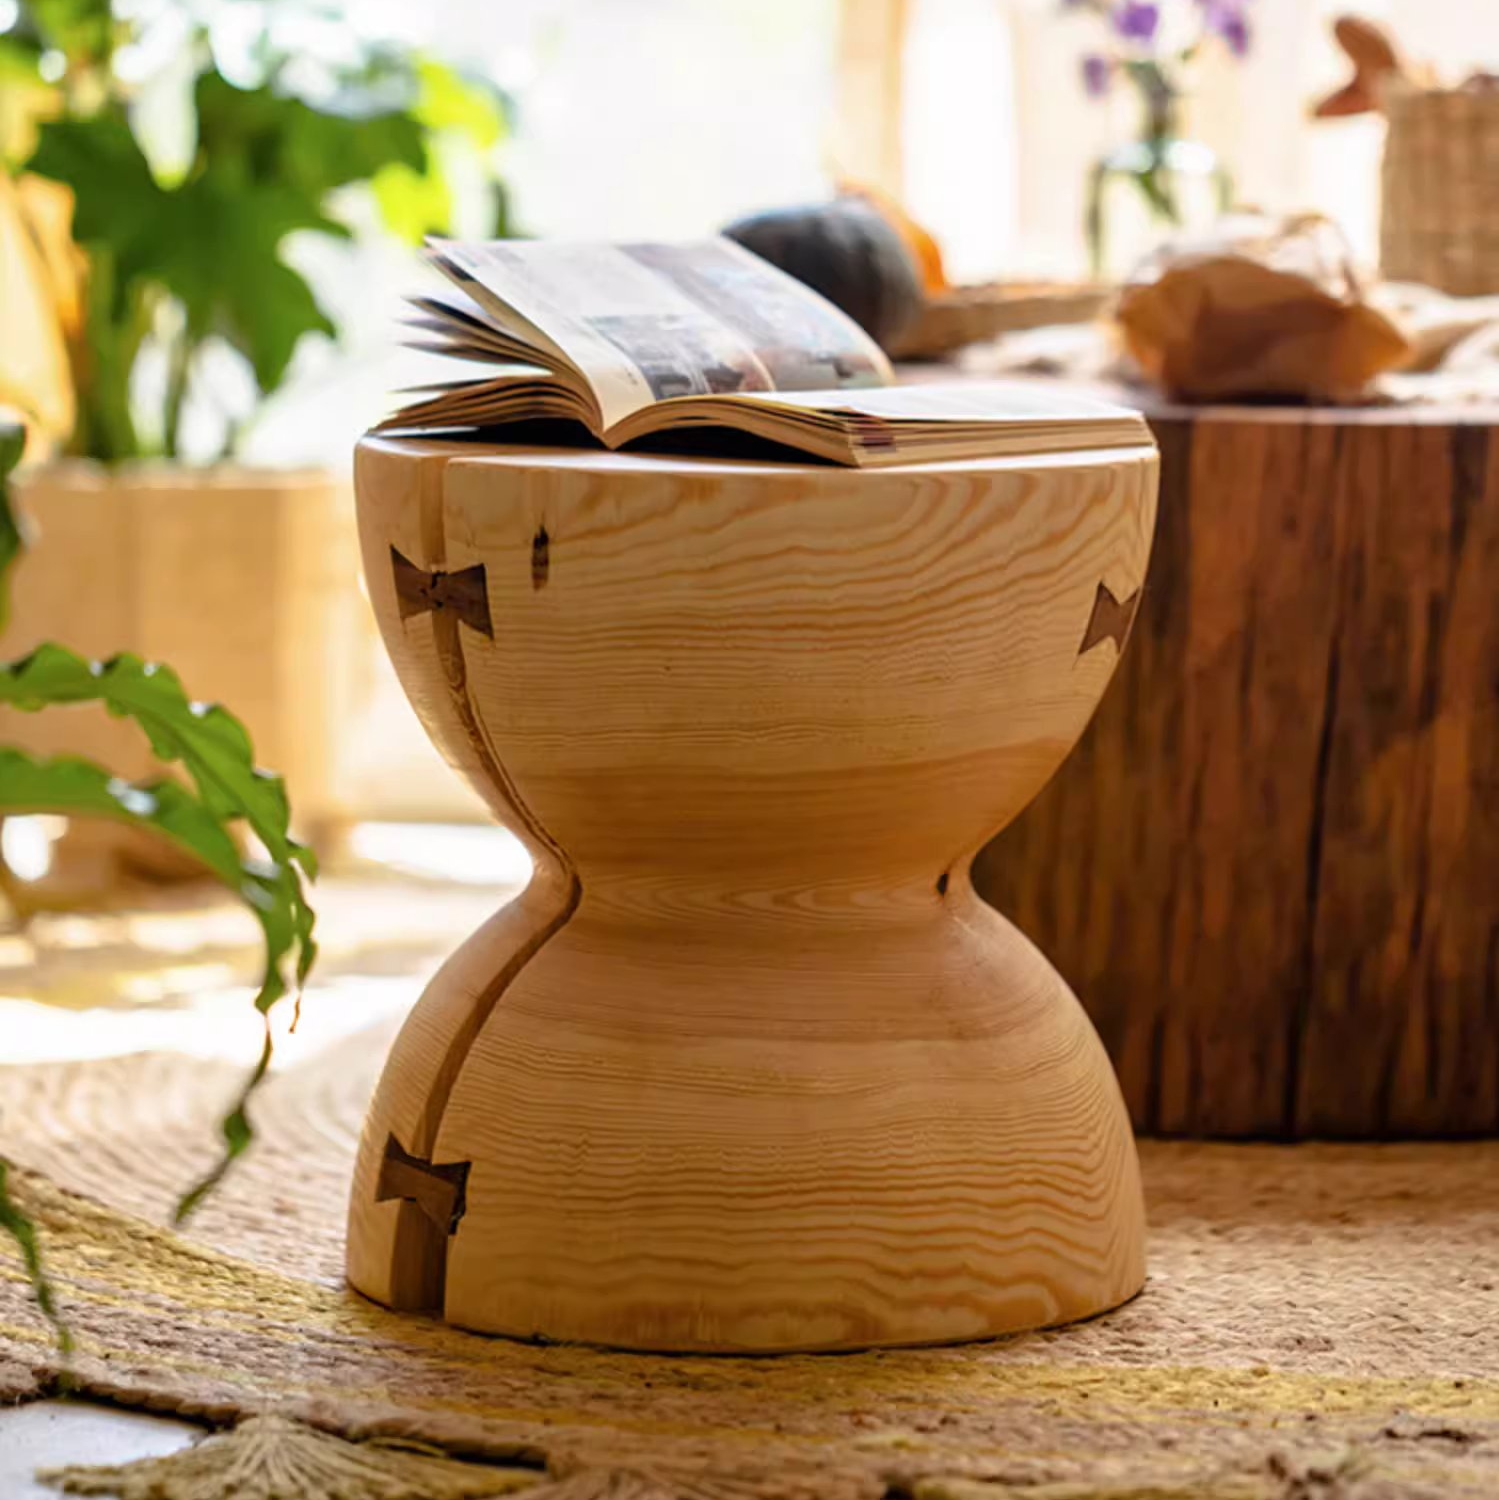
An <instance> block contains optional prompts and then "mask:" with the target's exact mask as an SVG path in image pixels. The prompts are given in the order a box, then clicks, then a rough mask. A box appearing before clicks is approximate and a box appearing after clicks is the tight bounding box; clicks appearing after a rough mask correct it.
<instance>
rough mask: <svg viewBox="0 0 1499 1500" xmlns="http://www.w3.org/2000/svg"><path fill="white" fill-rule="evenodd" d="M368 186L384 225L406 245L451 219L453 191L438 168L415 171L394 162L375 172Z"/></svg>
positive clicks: (433, 232) (404, 164)
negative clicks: (373, 195) (436, 169)
mask: <svg viewBox="0 0 1499 1500" xmlns="http://www.w3.org/2000/svg"><path fill="white" fill-rule="evenodd" d="M370 187H371V189H372V190H373V191H374V194H375V206H376V207H377V208H378V209H379V210H380V218H381V220H382V221H383V223H384V224H385V227H386V228H387V229H388V230H390V232H391V233H392V234H394V235H398V236H399V237H400V238H401V239H403V240H405V241H406V243H407V244H408V245H420V244H421V242H422V241H423V240H424V239H425V238H426V236H427V235H429V234H435V233H437V232H438V231H439V230H441V229H442V228H443V227H444V226H445V225H446V224H448V223H449V222H451V220H452V216H453V194H452V190H451V189H450V188H449V187H448V183H447V178H446V177H444V176H443V174H442V173H441V172H439V171H435V170H433V171H426V172H418V171H416V170H415V169H414V168H412V167H408V166H407V165H406V163H405V162H403V161H395V162H391V164H390V165H389V166H386V167H381V169H380V170H379V171H378V172H376V173H375V176H374V179H373V180H372V182H371V183H370Z"/></svg>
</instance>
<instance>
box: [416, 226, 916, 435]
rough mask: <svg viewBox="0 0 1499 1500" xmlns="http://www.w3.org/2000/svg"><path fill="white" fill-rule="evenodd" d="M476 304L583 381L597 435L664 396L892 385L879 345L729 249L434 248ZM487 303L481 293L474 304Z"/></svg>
mask: <svg viewBox="0 0 1499 1500" xmlns="http://www.w3.org/2000/svg"><path fill="white" fill-rule="evenodd" d="M433 250H434V253H435V255H436V257H437V260H438V264H439V265H441V266H443V267H444V268H445V269H447V270H449V274H455V273H456V275H457V277H458V279H460V280H463V281H467V282H471V283H474V284H475V285H472V286H471V287H470V290H471V291H472V293H473V295H474V296H475V297H476V298H477V299H478V300H479V301H480V302H481V303H487V302H488V301H489V300H490V299H493V300H494V301H496V302H498V303H501V304H503V305H504V306H506V307H508V308H511V309H513V310H514V312H515V313H517V314H519V316H520V317H521V318H523V319H524V320H525V321H526V322H527V323H530V324H532V325H533V326H534V327H535V328H537V329H538V330H540V331H541V332H542V333H544V334H545V335H546V336H547V338H548V339H550V340H551V342H553V343H554V344H555V345H556V346H557V348H558V349H559V350H560V351H561V352H562V353H563V354H564V355H565V356H566V357H567V359H568V360H569V361H570V362H571V363H572V364H573V365H574V366H576V368H577V369H578V370H579V371H580V372H581V373H582V374H583V375H584V376H585V378H586V379H587V380H588V383H589V385H590V386H591V388H592V390H593V394H594V397H595V399H596V401H597V403H598V407H599V413H600V416H601V418H602V421H603V426H604V427H605V428H606V429H607V428H608V427H612V426H613V425H614V424H615V423H616V422H618V421H621V420H622V419H623V418H625V417H627V416H629V415H630V414H631V413H632V412H635V411H638V410H640V409H641V408H642V407H645V406H649V405H651V404H652V403H653V402H656V401H660V400H666V399H668V398H670V397H673V396H711V395H729V394H740V393H750V392H755V391H767V392H768V391H788V390H813V389H816V390H829V389H834V390H844V389H855V388H859V387H864V386H880V385H886V384H888V383H889V382H890V380H891V379H892V378H893V377H892V375H891V371H890V365H889V362H888V361H887V360H886V358H885V356H884V354H883V353H882V352H881V351H880V349H879V346H878V345H877V344H875V342H874V341H873V340H872V339H871V338H870V337H869V336H868V335H867V334H866V333H865V332H864V331H863V329H861V328H860V327H859V326H858V324H856V323H855V322H854V321H853V320H852V319H851V318H848V317H846V316H845V315H844V314H843V313H841V312H839V311H838V309H837V308H835V307H834V306H833V305H832V304H831V303H829V302H827V301H825V300H824V299H823V298H822V297H820V296H819V295H818V294H817V293H816V292H814V291H812V290H811V289H810V288H809V287H806V286H803V285H802V284H801V283H800V282H798V281H796V280H794V279H793V278H792V277H790V276H787V275H785V274H784V273H783V272H781V271H778V270H777V269H776V268H775V267H774V266H771V265H770V264H768V263H767V262H766V261H763V260H761V259H760V258H759V257H758V256H756V255H752V254H750V252H749V251H747V250H745V249H743V248H742V247H741V246H739V245H736V244H734V243H733V242H732V241H729V240H723V239H717V240H706V241H702V242H699V243H695V244H686V245H652V244H636V245H602V244H559V243H557V242H555V241H542V240H491V241H486V242H484V243H480V244H459V243H455V242H451V241H434V243H433ZM486 294H487V296H486Z"/></svg>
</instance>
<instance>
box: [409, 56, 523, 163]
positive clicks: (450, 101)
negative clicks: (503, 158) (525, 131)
mask: <svg viewBox="0 0 1499 1500" xmlns="http://www.w3.org/2000/svg"><path fill="white" fill-rule="evenodd" d="M416 76H417V82H418V84H419V85H420V92H419V93H418V95H417V100H416V104H415V106H414V107H413V109H412V114H413V115H414V116H415V117H416V119H417V120H418V121H419V122H420V123H421V124H422V125H424V126H425V127H426V128H427V129H428V130H457V131H461V132H462V133H463V135H464V136H465V137H467V139H468V140H469V141H471V142H472V143H473V144H474V145H475V146H477V147H478V148H479V149H480V150H481V151H488V150H492V149H493V148H494V147H495V146H497V145H499V143H500V142H501V141H502V140H504V139H505V136H506V134H507V132H508V128H509V101H508V100H507V99H506V97H505V95H504V93H503V92H502V91H501V90H500V89H499V88H498V87H497V86H496V85H495V84H493V83H491V82H490V81H489V80H488V79H486V78H479V77H475V76H474V75H472V74H469V73H464V72H460V71H459V70H458V69H457V68H453V67H449V66H448V64H447V63H444V62H439V61H438V60H437V59H436V58H431V57H428V58H422V59H421V61H420V62H418V63H417V68H416Z"/></svg>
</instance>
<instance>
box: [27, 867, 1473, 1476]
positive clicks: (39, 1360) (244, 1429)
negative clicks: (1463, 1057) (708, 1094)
mask: <svg viewBox="0 0 1499 1500" xmlns="http://www.w3.org/2000/svg"><path fill="white" fill-rule="evenodd" d="M500 898H501V892H497V891H482V889H470V891H468V892H467V894H465V892H461V891H456V889H455V888H452V886H444V888H438V886H435V885H432V883H431V882H429V883H420V882H411V880H407V882H405V883H402V880H401V879H396V877H390V876H386V877H383V879H378V880H374V882H371V880H369V879H362V880H345V882H342V883H341V882H339V880H338V879H335V880H332V882H323V883H321V885H320V907H321V915H323V921H321V922H320V930H321V935H323V939H324V956H323V962H321V963H320V971H318V974H320V984H318V986H317V987H315V989H314V992H312V993H311V995H309V996H308V1004H306V1010H305V1016H303V1023H305V1025H303V1031H302V1032H300V1034H299V1040H297V1046H300V1049H302V1055H303V1056H308V1058H312V1061H309V1062H305V1064H303V1065H300V1067H293V1068H290V1070H288V1071H287V1073H282V1074H279V1076H276V1077H275V1079H273V1080H272V1083H270V1085H269V1088H267V1091H266V1092H264V1094H263V1095H261V1098H260V1104H258V1107H257V1110H255V1119H257V1124H258V1128H260V1139H258V1142H257V1145H255V1148H254V1151H252V1154H251V1155H249V1157H248V1158H246V1160H245V1161H243V1163H242V1164H240V1167H237V1169H236V1172H234V1173H231V1176H230V1178H228V1181H227V1182H225V1184H224V1187H222V1190H221V1191H219V1193H218V1196H216V1197H213V1199H210V1200H209V1203H207V1205H206V1206H204V1208H203V1211H201V1212H200V1214H198V1217H197V1218H195V1220H194V1221H192V1224H191V1226H189V1230H188V1232H186V1235H176V1233H171V1232H170V1230H167V1229H164V1227H162V1226H165V1224H167V1223H170V1214H171V1208H173V1205H174V1202H176V1199H177V1194H179V1193H180V1191H182V1190H183V1187H185V1185H188V1184H191V1182H192V1181H195V1179H197V1176H198V1175H200V1173H201V1172H203V1170H204V1167H206V1166H207V1164H209V1163H210V1160H212V1155H213V1125H215V1121H216V1118H218V1115H219V1112H221V1110H222V1107H224V1103H225V1100H227V1098H228V1097H230V1095H231V1092H233V1091H234V1088H236V1085H237V1082H239V1079H240V1070H239V1068H236V1067H230V1065H228V1064H222V1062H206V1061H203V1059H201V1058H198V1059H195V1058H188V1056H180V1055H174V1053H165V1052H156V1053H144V1055H135V1056H126V1058H111V1059H107V1061H101V1062H90V1064H45V1065H44V1064H36V1065H29V1067H9V1068H6V1067H0V1152H5V1155H6V1157H9V1158H11V1160H12V1161H14V1163H17V1164H18V1166H20V1167H21V1169H23V1170H21V1172H20V1176H18V1182H17V1184H15V1185H17V1188H18V1193H20V1197H21V1199H23V1202H24V1203H26V1205H27V1206H29V1208H30V1211H32V1212H33V1215H35V1217H36V1220H38V1221H39V1226H41V1230H42V1238H44V1245H45V1251H47V1259H48V1265H50V1269H51V1274H53V1278H54V1281H56V1283H57V1287H59V1293H60V1298H62V1304H63V1310H65V1313H66V1316H68V1320H69V1322H71V1325H72V1329H74V1334H75V1337H77V1341H78V1350H77V1355H75V1356H74V1359H72V1362H71V1367H68V1365H66V1362H65V1361H63V1359H62V1358H60V1356H59V1353H57V1350H56V1346H54V1340H53V1334H51V1329H50V1328H48V1326H47V1325H45V1323H44V1320H42V1319H41V1317H39V1314H38V1313H36V1310H35V1307H33V1304H32V1301H30V1296H29V1292H27V1287H26V1284H24V1281H23V1278H21V1274H20V1266H18V1263H17V1260H15V1259H14V1257H12V1251H11V1247H9V1242H8V1241H5V1239H3V1236H0V1401H5V1400H9V1401H18V1400H27V1398H35V1397H41V1395H47V1394H51V1392H54V1391H57V1389H59V1388H60V1383H62V1382H63V1380H65V1377H66V1380H69V1382H71V1383H72V1386H74V1388H77V1389H81V1391H83V1392H86V1394H92V1395H95V1397H102V1398H108V1400H114V1401H119V1403H123V1404H126V1406H134V1407H141V1409H155V1410H161V1412H171V1413H180V1415H185V1416H194V1418H201V1419H206V1421H209V1422H212V1424H215V1425H216V1427H222V1428H231V1427H233V1425H234V1424H239V1427H237V1428H236V1430H234V1431H231V1433H227V1434H225V1436H221V1437H215V1439H210V1440H207V1442H206V1443H203V1445H200V1448H197V1449H194V1451H192V1452H191V1454H189V1455H186V1457H183V1458H180V1460H170V1461H165V1464H167V1466H174V1467H164V1466H162V1464H158V1466H156V1467H149V1469H146V1470H131V1472H128V1473H123V1475H95V1476H80V1475H74V1476H72V1482H74V1484H75V1485H81V1487H84V1488H86V1490H87V1491H89V1493H99V1494H116V1493H122V1494H126V1496H128V1497H131V1500H219V1497H222V1500H252V1497H260V1500H263V1497H270V1496H275V1497H276V1500H332V1497H338V1500H452V1497H458V1496H471V1497H477V1496H485V1494H500V1493H504V1491H507V1490H512V1488H516V1487H522V1485H524V1487H530V1488H531V1490H533V1493H534V1494H536V1496H537V1500H542V1497H543V1496H545V1497H546V1500H590V1497H605V1496H611V1497H617V1500H629V1497H636V1500H674V1497H684V1500H686V1497H692V1500H731V1497H732V1500H777V1497H806V1500H812V1497H819V1500H821V1497H828V1500H843V1497H848V1500H852V1497H869V1500H878V1497H882V1496H891V1497H894V1496H912V1497H920V1500H1010V1497H1011V1496H1025V1497H1026V1500H1392V1497H1431V1500H1437V1497H1461V1500H1466V1497H1472V1500H1479V1497H1482V1500H1496V1497H1499V1143H1493V1145H1490V1143H1473V1145H1452V1146H1419V1148H1409V1146H1392V1148H1322V1146H1310V1148H1305V1146H1302V1148H1268V1146H1248V1148H1245V1146H1190V1145H1158V1143H1146V1145H1145V1146H1143V1148H1142V1155H1143V1166H1145V1179H1146V1191H1148V1197H1149V1211H1151V1227H1152V1238H1151V1275H1149V1283H1148V1284H1146V1289H1145V1292H1143V1295H1142V1296H1139V1298H1137V1299H1136V1301H1134V1302H1131V1304H1130V1305H1128V1307H1124V1308H1121V1310H1118V1311H1116V1313H1112V1314H1109V1316H1106V1317H1101V1319H1095V1320H1094V1322H1091V1323H1086V1325H1082V1326H1077V1328H1070V1329H1058V1331H1052V1332H1044V1334H1032V1335H1025V1337H1019V1338H1010V1340H1005V1341H1001V1343H995V1344H986V1346H971V1347H965V1349H950V1350H906V1352H897V1353H882V1355H875V1353H870V1355H851V1356H849V1355H843V1356H828V1355H824V1356H795V1358H782V1359H758V1361H750V1359H699V1358H693V1359H669V1358H654V1356H641V1355H611V1353H600V1352H593V1350H582V1349H567V1347H536V1346H527V1344H516V1343H509V1341H504V1340H488V1338H480V1337H476V1335H470V1334H462V1332H456V1331H452V1329H449V1328H446V1326H443V1325H441V1323H438V1322H434V1320H426V1319H417V1317H396V1316H393V1314H389V1313H386V1311H383V1310H381V1308H377V1307H374V1305H371V1304H369V1302H365V1301H363V1299H362V1298H359V1296H357V1295H354V1293H351V1292H348V1290H347V1289H345V1287H344V1283H342V1235H344V1211H345V1199H347V1193H348V1175H350V1166H351V1160H353V1154H354V1145H356V1139H357V1131H359V1125H360V1119H362V1115H363V1109H365V1101H366V1098H368V1095H369V1091H371V1088H372V1083H374V1077H375V1074H377V1071H378V1068H380V1062H381V1059H383V1056H384V1052H386V1049H387V1046H389V1041H390V1037H392V1034H393V1025H395V1016H396V1013H398V1010H399V1008H401V1005H402V1004H404V1002H408V1001H410V998H411V996H414V995H416V992H417V989H419V987H420V981H422V975H425V974H428V972H431V969H432V968H434V966H435V963H437V962H438V960H440V957H441V956H443V954H446V953H447V951H450V950H452V947H453V945H455V944H456V941H458V938H459V936H461V935H462V933H465V932H467V930H468V929H471V927H473V926H474V922H476V921H477V919H479V916H480V915H482V913H483V912H486V910H489V909H492V907H494V904H497V901H498V900H500ZM254 963H255V951H254V932H252V926H251V924H245V922H240V924H239V926H237V924H236V913H234V912H233V910H230V909H218V907H215V909H200V907H198V906H191V907H188V909H182V910H144V912H126V913H116V915H111V916H107V918H98V919H87V921H84V919H78V918H69V916H60V918H57V919H56V921H53V922H51V926H48V922H39V924H36V926H35V927H33V932H32V935H30V936H27V938H24V939H23V938H15V936H12V938H6V939H0V1059H14V1058H17V1056H18V1055H20V1053H21V1047H20V1043H21V1041H23V1040H24V1038H26V1037H27V1035H30V1037H32V1038H33V1040H35V1038H38V1037H39V1035H44V1034H45V1035H51V1034H53V1029H54V1028H57V1026H66V1028H72V1029H71V1031H68V1032H66V1035H65V1037H63V1038H62V1041H63V1043H65V1044H69V1046H71V1044H72V1043H74V1041H80V1040H81V1041H83V1043H90V1041H95V1040H96V1038H98V1040H99V1041H101V1043H111V1044H113V1041H111V1038H113V1029H114V1028H117V1026H119V1028H128V1035H129V1037H132V1038H134V1037H141V1035H144V1037H147V1038H149V1044H150V1046H153V1047H162V1046H170V1047H188V1046H192V1047H198V1049H200V1050H203V1044H204V1043H206V1040H213V1038H212V1037H206V1034H210V1032H213V1031H215V1029H218V1028H225V1029H228V1031H233V1028H234V1026H237V1025H240V1023H245V1025H248V1026H249V1031H248V1032H246V1034H245V1037H243V1041H245V1049H240V1047H239V1043H237V1041H236V1043H234V1047H233V1049H230V1050H231V1052H239V1050H249V1049H254V1044H255V1037H254V1026H252V1025H249V1022H246V1020H245V1017H243V1016H242V1011H243V1010H246V1004H245V999H243V993H240V995H237V996H236V995H230V993H216V992H219V990H233V987H234V986H236V984H240V986H242V984H243V983H245V981H246V980H248V977H249V975H251V974H252V972H254ZM41 1002H45V1007H44V1005H42V1004H41ZM371 1016H378V1017H383V1019H381V1020H380V1022H378V1023H377V1025H371V1026H365V1028H363V1029H360V1028H362V1026H363V1019H365V1017H371ZM221 1017H222V1020H221ZM80 1034H81V1035H80ZM107 1034H108V1035H107ZM320 1038H321V1040H320ZM135 1044H137V1046H138V1044H140V1043H135ZM318 1046H321V1047H323V1052H321V1053H318V1052H317V1047H318ZM80 1050H84V1049H80ZM99 1050H105V1049H104V1047H102V1046H101V1049H99ZM209 1050H210V1052H212V1049H209ZM285 1050H287V1053H288V1056H291V1055H294V1053H296V1052H297V1047H296V1046H287V1049H285ZM33 1055H38V1056H39V1055H41V1053H33ZM59 1055H63V1053H59ZM294 1424H306V1425H294ZM0 1440H3V1439H0ZM345 1440H360V1442H362V1443H363V1442H365V1440H369V1442H368V1445H366V1446H351V1443H350V1442H345ZM393 1440H417V1442H422V1443H426V1445H434V1446H435V1448H437V1449H440V1451H441V1454H444V1455H447V1457H446V1458H443V1457H434V1455H432V1454H431V1452H411V1451H408V1449H405V1448H399V1446H390V1445H392V1442H393ZM455 1460H459V1461H455ZM0 1500H6V1497H0Z"/></svg>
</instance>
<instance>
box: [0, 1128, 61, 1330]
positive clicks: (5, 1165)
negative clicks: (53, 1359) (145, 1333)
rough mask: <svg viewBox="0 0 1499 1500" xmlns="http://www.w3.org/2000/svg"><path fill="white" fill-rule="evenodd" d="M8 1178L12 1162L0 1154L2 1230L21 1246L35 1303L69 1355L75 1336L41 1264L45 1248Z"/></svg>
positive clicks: (22, 1259)
mask: <svg viewBox="0 0 1499 1500" xmlns="http://www.w3.org/2000/svg"><path fill="white" fill-rule="evenodd" d="M9 1177H10V1163H9V1162H8V1161H6V1159H5V1158H4V1157H3V1156H0V1229H3V1230H4V1231H5V1232H6V1233H7V1234H8V1235H10V1237H11V1238H12V1239H13V1240H14V1241H15V1242H16V1245H17V1246H18V1247H19V1249H20V1251H21V1264H22V1266H23V1267H24V1268H25V1270H26V1274H27V1276H28V1277H29V1278H30V1281H31V1285H32V1288H33V1291H34V1293H35V1296H36V1305H37V1306H38V1307H39V1308H41V1310H42V1313H43V1315H44V1316H45V1317H46V1319H47V1321H48V1322H49V1323H51V1324H52V1326H53V1328H54V1329H56V1331H57V1342H58V1345H59V1347H60V1348H61V1349H62V1351H63V1353H64V1354H66V1353H68V1352H69V1351H71V1349H72V1347H73V1335H72V1334H71V1333H70V1332H69V1331H68V1325H67V1324H66V1323H65V1322H64V1321H63V1317H62V1311H61V1309H60V1308H59V1307H58V1305H57V1293H56V1292H55V1291H54V1290H53V1287H52V1282H51V1281H50V1280H49V1279H48V1276H47V1268H46V1266H44V1265H43V1264H42V1248H41V1246H40V1244H38V1242H37V1237H36V1225H35V1224H33V1223H32V1222H31V1220H30V1219H29V1218H28V1217H27V1216H26V1215H25V1214H24V1213H22V1212H21V1210H20V1208H18V1207H17V1206H16V1202H15V1200H14V1199H13V1198H12V1197H11V1195H10V1181H9Z"/></svg>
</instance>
